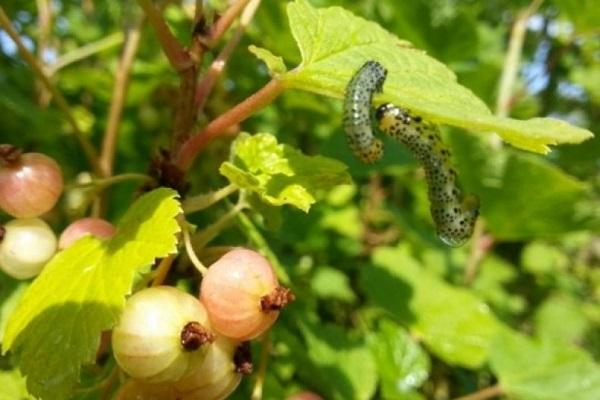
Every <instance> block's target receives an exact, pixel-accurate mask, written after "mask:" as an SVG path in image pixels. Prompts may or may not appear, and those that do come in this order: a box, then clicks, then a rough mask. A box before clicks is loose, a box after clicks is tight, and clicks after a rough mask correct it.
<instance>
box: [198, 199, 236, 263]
mask: <svg viewBox="0 0 600 400" xmlns="http://www.w3.org/2000/svg"><path fill="white" fill-rule="evenodd" d="M246 207H247V205H246V204H245V203H243V202H239V203H238V204H236V205H235V207H233V208H232V209H231V210H229V211H228V212H227V213H226V214H224V215H222V216H221V217H220V218H219V219H218V220H216V221H215V222H213V223H212V224H210V225H209V226H207V227H206V228H204V229H203V230H201V231H200V232H198V233H196V234H195V235H194V237H193V238H192V244H193V245H194V248H195V249H196V251H199V250H201V249H203V248H204V247H205V246H206V245H207V244H208V243H209V242H210V241H211V240H213V239H214V238H215V237H217V236H218V235H219V233H221V231H223V230H224V229H225V228H227V226H228V225H229V224H230V223H231V221H232V220H233V219H234V218H235V217H236V216H237V215H238V214H239V213H240V212H241V211H242V210H243V209H244V208H246Z"/></svg>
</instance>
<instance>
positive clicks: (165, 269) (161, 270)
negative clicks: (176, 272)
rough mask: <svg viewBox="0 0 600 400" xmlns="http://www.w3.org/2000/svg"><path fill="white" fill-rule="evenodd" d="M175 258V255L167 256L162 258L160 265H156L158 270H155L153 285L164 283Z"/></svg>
mask: <svg viewBox="0 0 600 400" xmlns="http://www.w3.org/2000/svg"><path fill="white" fill-rule="evenodd" d="M173 260H175V256H174V255H170V256H167V257H165V258H163V259H162V260H160V263H159V264H158V267H156V270H154V279H152V286H160V285H162V284H163V282H164V281H165V278H166V277H167V275H168V274H169V270H170V269H171V265H173Z"/></svg>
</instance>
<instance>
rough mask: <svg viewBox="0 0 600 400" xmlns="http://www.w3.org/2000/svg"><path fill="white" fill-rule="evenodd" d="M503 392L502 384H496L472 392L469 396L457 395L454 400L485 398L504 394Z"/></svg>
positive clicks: (480, 399)
mask: <svg viewBox="0 0 600 400" xmlns="http://www.w3.org/2000/svg"><path fill="white" fill-rule="evenodd" d="M503 394H504V390H502V387H501V386H500V385H494V386H490V387H487V388H485V389H481V390H479V391H477V392H475V393H471V394H469V395H467V396H462V397H457V398H455V399H454V400H485V399H490V398H492V397H497V396H502V395H503Z"/></svg>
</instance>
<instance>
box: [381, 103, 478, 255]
mask: <svg viewBox="0 0 600 400" xmlns="http://www.w3.org/2000/svg"><path fill="white" fill-rule="evenodd" d="M375 118H376V119H377V121H378V123H379V129H381V130H382V131H383V132H384V133H386V134H387V135H389V136H391V137H392V138H394V139H396V140H398V141H400V142H401V143H402V144H404V145H405V146H406V147H407V148H408V149H409V150H410V151H411V152H412V153H413V154H414V156H415V158H417V160H418V161H419V162H420V163H421V164H422V165H423V168H424V169H425V176H426V180H427V186H428V196H429V201H430V203H431V205H430V212H431V216H432V218H433V220H434V222H435V225H436V228H437V234H438V237H439V238H440V239H441V240H442V241H443V242H444V243H446V244H447V245H449V246H461V245H462V244H464V243H465V242H466V241H467V239H469V237H471V235H472V233H473V228H474V226H475V221H476V220H477V216H478V215H479V200H478V199H477V197H476V196H474V195H467V196H465V197H464V198H463V197H462V195H461V192H460V189H458V187H457V185H456V177H457V174H456V170H455V169H454V167H453V166H452V163H451V161H450V151H449V150H448V148H447V147H446V146H445V145H444V144H443V143H442V141H441V138H440V133H439V129H438V127H437V125H434V124H431V123H428V122H425V121H423V119H422V118H421V117H419V116H416V115H412V114H411V113H410V112H408V111H407V110H404V109H402V108H400V107H398V106H395V105H393V104H389V103H388V104H383V105H381V106H379V107H378V108H377V111H376V112H375Z"/></svg>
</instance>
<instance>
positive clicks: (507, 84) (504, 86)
mask: <svg viewBox="0 0 600 400" xmlns="http://www.w3.org/2000/svg"><path fill="white" fill-rule="evenodd" d="M543 1H544V0H533V1H532V2H531V4H530V5H529V7H527V8H526V9H525V10H523V11H521V12H520V13H519V14H518V16H517V19H516V20H515V23H514V24H513V27H512V31H511V34H510V41H509V44H508V51H507V53H506V59H505V60H504V68H503V70H502V77H501V78H500V88H499V90H498V99H497V101H496V115H498V116H500V117H506V116H507V115H508V113H509V111H510V108H511V97H512V90H513V87H514V84H515V81H516V79H517V74H518V72H519V64H520V61H521V52H522V50H523V41H524V40H525V33H526V32H527V21H528V20H529V18H530V17H531V16H532V15H533V14H534V13H535V12H536V11H537V9H538V8H539V7H540V6H541V5H542V3H543Z"/></svg>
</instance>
